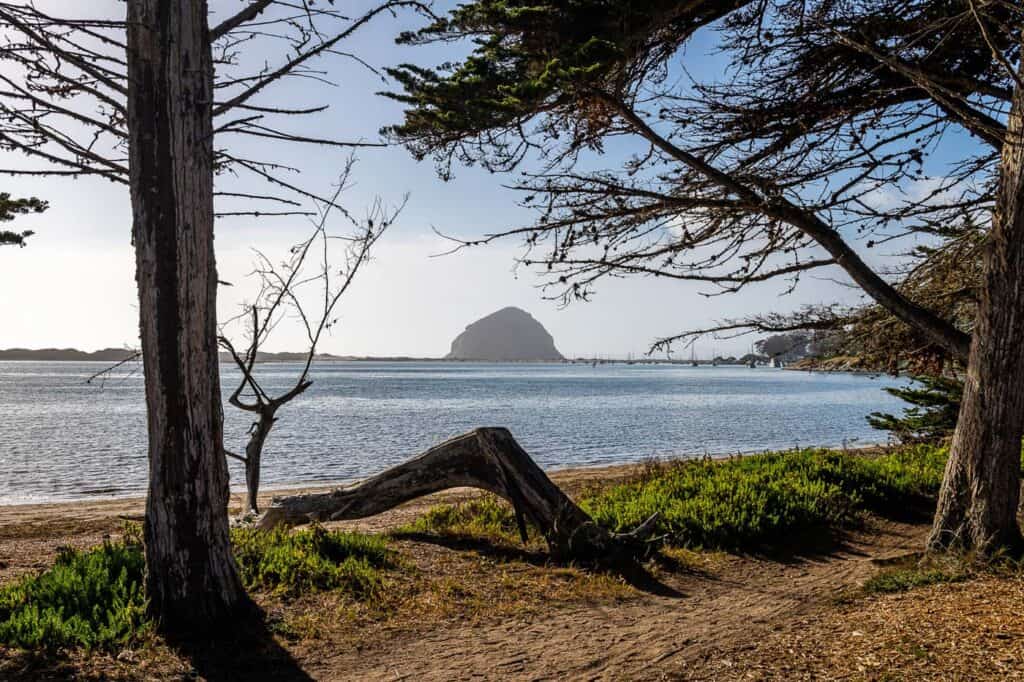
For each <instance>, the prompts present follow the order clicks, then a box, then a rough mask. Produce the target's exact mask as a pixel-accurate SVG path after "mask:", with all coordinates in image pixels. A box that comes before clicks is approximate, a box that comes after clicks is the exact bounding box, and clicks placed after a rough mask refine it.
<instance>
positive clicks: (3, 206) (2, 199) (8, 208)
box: [0, 192, 48, 246]
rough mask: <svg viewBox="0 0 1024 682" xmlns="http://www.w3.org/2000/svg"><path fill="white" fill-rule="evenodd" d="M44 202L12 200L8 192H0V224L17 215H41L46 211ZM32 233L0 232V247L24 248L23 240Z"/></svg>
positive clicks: (32, 199)
mask: <svg viewBox="0 0 1024 682" xmlns="http://www.w3.org/2000/svg"><path fill="white" fill-rule="evenodd" d="M47 207H48V205H47V203H46V202H45V201H41V200H39V199H36V198H35V197H31V198H29V199H12V198H11V195H10V194H9V193H8V192H0V223H7V222H10V221H12V220H14V219H15V218H16V217H17V216H19V215H25V214H28V213H42V212H43V211H45V210H46V209H47ZM33 234H34V233H33V232H32V231H31V230H24V231H22V232H11V231H9V230H0V246H7V245H11V244H13V245H16V246H25V240H26V239H27V238H29V237H31V236H32V235H33Z"/></svg>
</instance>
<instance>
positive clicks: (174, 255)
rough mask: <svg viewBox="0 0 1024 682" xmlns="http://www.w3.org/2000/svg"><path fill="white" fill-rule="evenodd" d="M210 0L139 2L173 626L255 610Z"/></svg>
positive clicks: (152, 573) (143, 325)
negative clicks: (246, 584) (234, 406)
mask: <svg viewBox="0 0 1024 682" xmlns="http://www.w3.org/2000/svg"><path fill="white" fill-rule="evenodd" d="M206 21H207V6H206V2H205V0H187V1H186V0H129V1H128V76H129V78H128V82H129V92H128V119H129V120H128V125H129V134H130V137H129V141H130V166H131V197H132V211H133V218H134V221H133V239H134V243H135V251H136V267H137V272H136V279H137V281H138V286H139V314H140V329H141V339H142V352H143V362H144V367H145V379H146V407H147V413H148V423H149V494H148V497H147V501H146V523H145V541H146V566H147V576H146V586H147V590H148V597H149V600H150V604H151V607H152V610H153V612H154V614H155V615H156V616H157V617H158V618H159V619H160V622H161V624H162V627H164V628H166V629H169V630H171V631H175V630H177V631H183V630H194V629H195V628H197V627H198V628H204V627H207V626H211V625H213V624H214V623H217V622H221V621H222V620H223V619H224V618H225V617H227V616H229V615H231V614H233V613H235V612H237V610H238V609H239V607H241V606H248V604H249V602H248V598H247V596H246V594H245V591H244V589H243V587H242V584H241V581H240V580H239V577H238V572H237V569H236V566H235V563H234V559H233V557H232V554H231V546H230V541H229V536H228V517H227V501H228V475H227V466H226V463H225V460H224V453H223V434H222V429H223V424H222V419H223V415H222V410H221V396H220V380H219V372H218V369H219V368H218V359H217V336H216V331H217V330H216V286H217V275H216V267H215V263H214V252H213V166H212V161H213V147H212V143H213V141H212V118H211V116H212V115H211V105H212V92H213V90H212V84H213V66H212V61H211V54H210V46H209V43H208V42H207V25H206Z"/></svg>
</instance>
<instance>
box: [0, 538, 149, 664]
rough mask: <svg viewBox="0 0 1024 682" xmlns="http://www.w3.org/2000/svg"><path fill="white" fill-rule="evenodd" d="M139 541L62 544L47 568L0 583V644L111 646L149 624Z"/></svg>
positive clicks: (136, 635)
mask: <svg viewBox="0 0 1024 682" xmlns="http://www.w3.org/2000/svg"><path fill="white" fill-rule="evenodd" d="M144 570H145V560H144V558H143V555H142V548H141V547H140V546H139V545H134V544H123V543H112V542H105V543H104V544H103V545H102V546H100V547H97V548H95V549H92V550H89V551H84V552H83V551H77V550H73V549H64V550H62V551H61V552H60V554H59V556H58V557H57V561H56V563H55V564H54V565H53V567H52V568H50V569H49V570H47V571H45V572H43V573H41V574H39V575H37V576H26V577H24V578H21V579H20V580H17V581H15V582H14V583H11V584H9V585H6V586H4V587H2V588H0V643H3V644H5V645H7V646H14V647H20V648H26V649H28V648H42V649H57V648H67V647H80V648H84V649H106V650H110V649H114V648H116V647H120V646H123V645H125V644H128V643H130V642H131V641H133V640H135V639H137V638H139V637H141V636H142V635H144V634H145V633H146V632H147V631H148V630H149V629H150V628H151V623H150V621H149V619H148V617H147V615H146V598H145V595H144V590H143V574H144Z"/></svg>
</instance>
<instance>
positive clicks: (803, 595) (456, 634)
mask: <svg viewBox="0 0 1024 682" xmlns="http://www.w3.org/2000/svg"><path fill="white" fill-rule="evenodd" d="M873 530H874V532H872V533H863V534H861V535H860V536H859V537H854V538H851V540H850V542H849V543H848V544H847V545H846V546H844V547H843V548H842V549H840V550H837V551H835V552H833V553H832V554H830V555H827V556H819V557H810V558H802V559H791V560H787V561H779V560H771V559H757V558H748V557H728V558H727V559H725V561H724V566H722V567H721V568H720V570H716V571H715V573H714V574H713V575H696V574H685V573H684V574H669V575H663V576H662V577H663V579H664V585H665V586H666V587H668V588H670V589H672V590H675V591H676V592H677V593H678V594H677V595H674V596H657V595H652V594H645V595H642V596H640V597H638V598H637V599H635V600H632V601H630V602H627V603H625V604H616V605H601V606H598V605H579V606H572V607H567V608H564V609H561V610H558V611H554V612H550V613H545V614H543V615H541V616H538V617H529V618H522V619H516V620H513V621H510V622H490V623H483V624H479V623H474V624H463V623H457V622H456V623H446V624H443V625H441V626H438V627H436V628H433V629H431V630H429V631H426V632H413V633H407V634H405V635H402V636H398V637H394V638H389V639H387V640H385V641H381V642H379V643H378V644H376V645H373V646H371V647H369V648H364V649H362V650H361V651H359V652H352V651H348V652H346V651H323V650H322V651H311V652H309V653H310V656H309V657H308V658H306V660H305V661H304V667H305V669H306V670H307V672H308V673H309V674H311V675H312V676H313V677H314V678H315V679H318V680H355V679H358V680H406V679H409V680H413V679H415V680H453V679H529V680H559V679H588V680H589V679H593V680H623V679H628V680H648V679H652V680H653V679H722V678H723V672H727V671H728V669H729V659H728V657H729V655H730V654H731V653H733V652H738V651H742V650H743V649H745V648H750V647H754V646H756V645H757V642H758V641H759V640H760V639H761V638H762V637H764V636H765V635H766V634H767V633H770V632H777V631H779V630H781V629H785V628H787V627H789V625H790V624H792V623H794V622H797V621H799V620H800V619H802V618H807V617H813V616H814V614H815V613H817V612H819V611H821V609H822V608H827V607H828V606H829V605H831V604H832V603H833V601H834V598H835V597H836V595H837V594H838V593H839V592H840V591H841V590H843V589H845V588H849V587H852V586H855V585H856V584H858V583H859V582H860V581H862V580H863V579H864V578H866V577H867V576H869V575H871V574H872V573H873V572H874V571H876V570H877V568H876V566H875V565H874V564H873V563H872V561H871V560H872V559H873V558H883V559H884V558H888V557H891V556H894V555H900V554H904V553H906V552H908V551H912V550H914V549H916V548H918V547H920V546H921V544H922V543H923V539H924V533H925V529H924V528H922V527H919V526H913V525H903V524H895V523H886V524H885V525H883V526H881V527H878V528H875V529H873ZM304 658H305V657H304ZM736 672H737V673H739V671H736Z"/></svg>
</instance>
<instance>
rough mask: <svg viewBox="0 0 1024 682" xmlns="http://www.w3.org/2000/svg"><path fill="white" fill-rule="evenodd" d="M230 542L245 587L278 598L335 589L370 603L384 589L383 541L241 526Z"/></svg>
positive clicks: (386, 558) (320, 530)
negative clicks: (382, 571)
mask: <svg viewBox="0 0 1024 682" xmlns="http://www.w3.org/2000/svg"><path fill="white" fill-rule="evenodd" d="M231 541H232V544H233V545H234V550H235V558H236V559H237V560H238V567H239V570H240V572H241V574H242V580H243V581H244V583H245V586H246V588H248V589H265V590H269V591H272V592H274V593H276V594H280V595H297V594H299V593H302V592H314V591H321V590H335V589H340V590H343V591H344V592H346V593H348V594H350V595H351V596H353V597H354V598H356V599H370V598H372V597H374V596H376V595H378V594H379V592H380V590H381V587H382V585H383V576H382V575H381V571H380V569H382V568H387V567H389V566H390V565H391V559H390V553H389V552H388V548H387V544H386V542H385V541H384V539H383V538H381V537H378V536H375V535H366V534H363V533H347V532H342V531H328V530H326V529H325V528H324V527H323V526H318V525H314V526H311V527H309V528H305V529H303V530H300V531H298V532H295V533H289V532H288V530H287V529H285V528H277V529H275V530H272V531H270V532H265V531H261V530H257V529H255V528H240V529H235V530H233V531H232V532H231Z"/></svg>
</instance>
